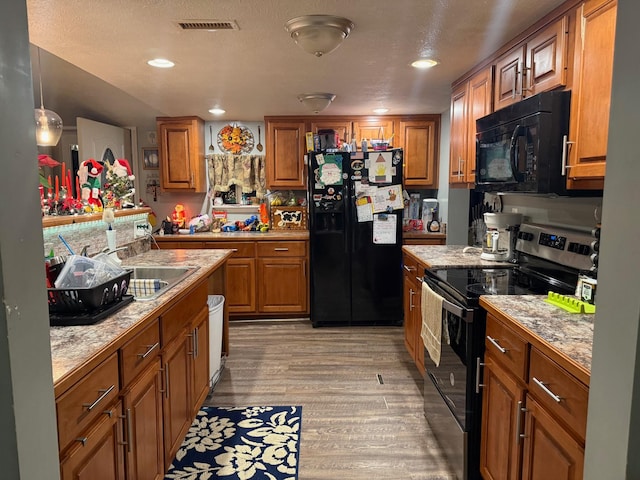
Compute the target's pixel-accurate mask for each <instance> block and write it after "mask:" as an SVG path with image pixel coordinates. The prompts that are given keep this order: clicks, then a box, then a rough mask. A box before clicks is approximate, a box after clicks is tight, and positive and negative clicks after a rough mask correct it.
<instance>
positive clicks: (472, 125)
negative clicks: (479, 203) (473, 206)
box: [449, 67, 493, 188]
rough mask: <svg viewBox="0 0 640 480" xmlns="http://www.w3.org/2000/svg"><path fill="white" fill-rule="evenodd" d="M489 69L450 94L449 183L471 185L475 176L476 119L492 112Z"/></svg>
mask: <svg viewBox="0 0 640 480" xmlns="http://www.w3.org/2000/svg"><path fill="white" fill-rule="evenodd" d="M492 87H493V68H492V67H487V68H485V69H483V70H480V71H479V72H477V73H476V74H474V75H473V76H472V77H471V78H470V79H469V80H468V81H466V82H463V83H461V84H460V85H458V86H457V87H456V88H454V90H453V93H452V94H451V149H450V160H449V183H451V184H462V185H467V186H469V187H472V188H473V185H474V182H475V179H476V120H477V119H478V118H480V117H484V116H485V115H488V114H489V113H491V112H492V108H491V99H492Z"/></svg>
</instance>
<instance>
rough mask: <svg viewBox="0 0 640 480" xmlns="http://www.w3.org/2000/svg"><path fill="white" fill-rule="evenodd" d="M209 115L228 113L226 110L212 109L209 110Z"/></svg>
mask: <svg viewBox="0 0 640 480" xmlns="http://www.w3.org/2000/svg"><path fill="white" fill-rule="evenodd" d="M209 113H213V114H214V115H222V114H223V113H226V110H223V109H221V108H212V109H211V110H209Z"/></svg>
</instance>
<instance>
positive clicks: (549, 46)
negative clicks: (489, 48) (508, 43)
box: [494, 15, 569, 110]
mask: <svg viewBox="0 0 640 480" xmlns="http://www.w3.org/2000/svg"><path fill="white" fill-rule="evenodd" d="M568 36H569V18H568V16H566V15H565V16H563V17H561V18H559V19H557V20H556V21H554V22H553V23H551V24H549V25H547V26H545V27H544V28H543V29H542V30H540V31H539V32H538V33H536V34H534V35H532V36H531V37H530V38H528V39H527V40H526V41H525V42H522V43H519V44H518V45H516V46H514V47H513V48H512V49H511V50H509V51H508V52H506V53H505V54H503V55H502V56H500V57H499V58H498V59H497V60H496V61H495V71H496V81H495V99H494V108H495V109H496V110H499V109H501V108H504V107H506V106H508V105H511V104H512V103H515V102H518V101H520V100H522V99H523V98H526V97H530V96H532V95H535V94H536V93H540V92H543V91H546V90H552V89H554V88H558V87H563V86H564V85H566V82H567V70H568V58H569V52H568V46H569V42H568Z"/></svg>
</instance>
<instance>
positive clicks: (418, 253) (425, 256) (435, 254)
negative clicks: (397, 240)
mask: <svg viewBox="0 0 640 480" xmlns="http://www.w3.org/2000/svg"><path fill="white" fill-rule="evenodd" d="M465 248H468V250H469V251H468V252H466V253H465V252H464V251H463V250H464V249H465ZM402 251H403V252H406V253H409V254H410V255H412V256H414V257H415V258H417V259H418V260H419V261H420V263H424V264H426V266H427V267H430V268H445V267H450V268H465V267H496V266H512V265H513V264H512V263H508V262H493V261H491V260H481V259H480V253H481V251H482V250H481V249H480V247H467V245H404V246H403V247H402Z"/></svg>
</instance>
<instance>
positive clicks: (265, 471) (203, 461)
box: [165, 406, 302, 480]
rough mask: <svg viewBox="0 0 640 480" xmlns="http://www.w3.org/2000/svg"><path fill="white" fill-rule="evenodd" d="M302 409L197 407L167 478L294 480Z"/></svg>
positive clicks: (194, 479) (283, 407) (293, 407)
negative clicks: (194, 416) (198, 408)
mask: <svg viewBox="0 0 640 480" xmlns="http://www.w3.org/2000/svg"><path fill="white" fill-rule="evenodd" d="M301 417H302V407H299V406H278V407H240V408H238V407H202V408H201V409H200V411H199V412H198V415H197V416H196V418H195V420H194V421H193V424H192V425H191V428H190V429H189V432H188V433H187V436H186V438H185V440H184V442H183V443H182V446H181V447H180V449H179V450H178V453H177V454H176V458H175V459H174V460H173V463H172V464H171V466H170V467H169V471H168V472H167V475H166V476H165V480H166V479H180V480H207V479H210V478H225V479H229V480H236V479H237V480H249V479H253V480H297V478H298V454H299V450H300V422H301Z"/></svg>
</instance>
